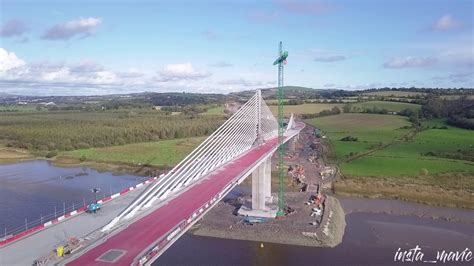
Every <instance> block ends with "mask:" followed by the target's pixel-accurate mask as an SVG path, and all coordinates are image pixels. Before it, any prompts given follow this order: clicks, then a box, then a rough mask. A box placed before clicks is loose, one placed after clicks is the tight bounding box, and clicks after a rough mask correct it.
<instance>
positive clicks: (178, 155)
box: [61, 137, 205, 167]
mask: <svg viewBox="0 0 474 266" xmlns="http://www.w3.org/2000/svg"><path fill="white" fill-rule="evenodd" d="M204 139H205V137H194V138H183V139H172V140H163V141H155V142H145V143H136V144H127V145H122V146H113V147H105V148H91V149H82V150H75V151H70V152H63V153H61V155H62V156H66V157H73V158H76V159H81V158H82V159H85V160H88V161H89V160H92V161H98V162H109V163H129V164H142V165H143V164H149V165H152V166H164V167H166V166H173V165H175V164H177V163H178V162H180V161H181V160H182V159H183V158H184V157H185V156H186V155H188V154H189V153H190V152H191V151H192V150H193V149H194V148H195V147H196V146H197V145H199V143H201V142H202V141H204Z"/></svg>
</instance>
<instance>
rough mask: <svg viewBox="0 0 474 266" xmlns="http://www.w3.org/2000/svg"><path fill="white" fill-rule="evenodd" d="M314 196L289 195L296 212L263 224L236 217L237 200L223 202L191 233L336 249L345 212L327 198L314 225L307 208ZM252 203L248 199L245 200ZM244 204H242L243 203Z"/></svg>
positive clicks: (343, 225) (331, 199) (334, 199)
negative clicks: (319, 218) (250, 222)
mask: <svg viewBox="0 0 474 266" xmlns="http://www.w3.org/2000/svg"><path fill="white" fill-rule="evenodd" d="M310 196H311V193H298V192H292V193H287V195H286V204H287V206H289V207H291V208H293V209H294V212H293V213H291V214H289V215H288V216H286V217H285V218H284V219H268V220H267V221H266V222H264V223H259V224H254V225H249V224H245V223H244V222H243V218H242V217H238V216H236V215H235V212H236V209H237V207H238V206H239V205H240V204H241V203H239V201H237V200H230V201H228V202H220V203H219V204H218V205H217V206H215V207H214V208H213V209H212V210H211V211H210V212H209V213H208V214H206V216H205V217H204V218H203V219H202V220H201V221H200V223H198V224H196V225H195V226H194V227H193V228H192V229H191V230H190V231H189V233H191V234H195V235H200V236H210V237H219V238H228V239H239V240H250V241H259V242H271V243H280V244H289V245H300V246H315V247H334V246H336V245H338V244H339V243H341V242H342V237H343V235H344V229H345V227H346V221H345V215H344V211H343V209H342V207H341V205H340V203H339V201H338V200H337V199H336V198H334V197H328V198H327V200H326V207H325V209H326V210H328V211H325V212H324V213H323V217H322V223H321V224H320V225H319V226H315V225H311V224H310V223H311V222H313V221H315V220H316V218H315V217H311V216H310V214H311V208H313V207H314V206H308V205H305V204H304V202H306V201H307V200H308V199H309V197H310ZM246 200H249V198H248V197H245V198H243V201H246ZM240 202H241V201H240Z"/></svg>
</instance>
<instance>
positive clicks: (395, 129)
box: [307, 113, 410, 161]
mask: <svg viewBox="0 0 474 266" xmlns="http://www.w3.org/2000/svg"><path fill="white" fill-rule="evenodd" d="M307 122H308V123H309V124H311V125H313V126H316V127H318V128H321V129H322V130H323V131H324V133H325V134H326V135H327V136H328V137H329V139H330V140H331V143H332V145H333V148H334V152H335V155H336V157H337V159H338V160H339V161H343V160H345V159H346V158H347V157H348V156H350V154H351V153H352V154H354V153H359V152H366V151H369V150H370V149H371V148H372V147H374V146H379V145H386V144H388V143H390V142H392V141H393V140H394V139H397V138H400V137H402V136H403V135H405V134H407V133H408V132H409V129H401V127H404V126H408V125H410V123H409V122H408V121H407V119H406V118H404V117H400V116H393V115H376V114H355V113H349V114H339V115H334V116H326V117H320V118H314V119H310V120H307ZM345 136H353V137H357V138H358V141H350V142H348V141H341V140H340V139H341V138H343V137H345Z"/></svg>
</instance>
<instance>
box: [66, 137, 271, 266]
mask: <svg viewBox="0 0 474 266" xmlns="http://www.w3.org/2000/svg"><path fill="white" fill-rule="evenodd" d="M277 141H278V138H274V139H272V140H270V141H267V142H266V143H265V144H263V145H261V146H260V147H256V148H254V149H252V150H250V151H248V152H247V153H246V154H245V155H243V156H241V157H240V158H238V159H236V160H234V161H231V162H229V163H227V164H226V165H224V166H222V167H221V168H219V169H217V170H215V171H214V172H213V173H212V174H210V175H208V176H207V177H206V178H205V179H203V180H202V181H200V182H199V183H197V184H195V185H193V186H192V187H191V188H190V189H188V190H187V191H185V192H183V193H182V194H181V195H179V196H178V197H176V198H174V199H173V200H171V201H169V202H168V203H167V204H166V205H163V206H162V207H160V208H158V209H156V210H155V211H154V212H152V213H150V214H148V215H147V216H145V217H143V218H141V219H139V220H138V221H136V222H134V223H132V224H130V225H129V226H128V227H127V228H125V229H123V230H122V231H120V232H118V233H116V234H115V235H113V236H111V237H110V238H109V239H107V240H106V241H105V242H104V243H102V244H100V245H98V246H96V247H94V248H92V249H91V250H89V251H87V252H86V253H84V254H83V255H82V256H80V257H79V258H77V259H75V260H74V261H71V262H69V263H67V265H71V266H73V265H78V266H83V265H110V264H111V263H106V262H101V261H96V259H97V258H99V257H100V256H102V255H103V254H104V253H105V252H107V251H109V250H111V249H118V250H125V251H126V253H125V254H124V255H123V256H122V257H120V259H119V260H117V261H116V262H115V263H114V265H130V264H132V263H133V261H134V259H135V258H136V257H137V256H138V255H139V254H140V253H142V252H143V251H145V250H146V249H147V248H148V247H149V246H150V245H152V244H153V243H154V242H156V241H157V240H158V239H160V238H161V237H162V236H164V235H165V234H166V233H168V232H169V231H170V230H171V229H173V227H175V226H176V225H177V224H178V223H180V222H181V221H183V220H186V219H188V218H189V217H190V216H191V215H192V214H193V213H194V212H195V211H197V210H198V209H199V208H201V207H202V206H203V205H204V204H205V203H206V202H208V201H209V200H211V198H213V197H214V196H215V195H217V194H218V193H219V192H221V191H222V190H223V189H224V188H225V187H226V186H227V185H228V184H229V183H230V182H231V181H232V180H234V179H235V178H236V177H237V176H239V175H240V174H241V173H242V172H244V171H245V170H247V169H248V168H250V167H251V166H252V165H253V164H254V163H255V162H256V161H258V160H260V158H262V157H263V156H264V155H265V154H267V153H268V152H269V151H270V150H271V149H272V148H274V147H275V146H276V144H277Z"/></svg>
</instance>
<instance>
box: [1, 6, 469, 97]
mask: <svg viewBox="0 0 474 266" xmlns="http://www.w3.org/2000/svg"><path fill="white" fill-rule="evenodd" d="M279 41H282V42H283V48H284V50H287V51H288V53H289V56H288V64H287V65H285V72H284V76H285V85H293V86H306V87H312V88H323V89H348V90H357V89H365V88H373V87H385V86H388V87H412V86H413V87H439V88H450V87H456V88H459V87H470V88H472V87H474V48H473V47H474V1H471V0H445V1H441V0H398V1H395V0H357V1H356V0H337V1H336V0H334V1H323V0H321V1H316V0H314V1H305V0H273V1H272V0H266V1H256V0H254V1H249V0H239V1H237V0H234V1H180V0H178V1H170V0H168V1H151V0H150V1H145V0H141V1H140V0H139V1H125V0H117V1H100V0H99V1H97V0H96V1H85V0H76V1H42V0H36V1H33V0H15V1H10V0H0V93H2V92H3V93H10V94H21V95H92V94H94V95H96V94H112V93H133V92H143V91H153V92H169V91H178V92H182V91H186V92H199V93H228V92H233V91H240V90H249V89H256V88H266V87H273V86H276V82H277V67H276V66H273V65H272V63H273V61H274V60H275V59H276V57H277V52H278V42H279Z"/></svg>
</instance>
